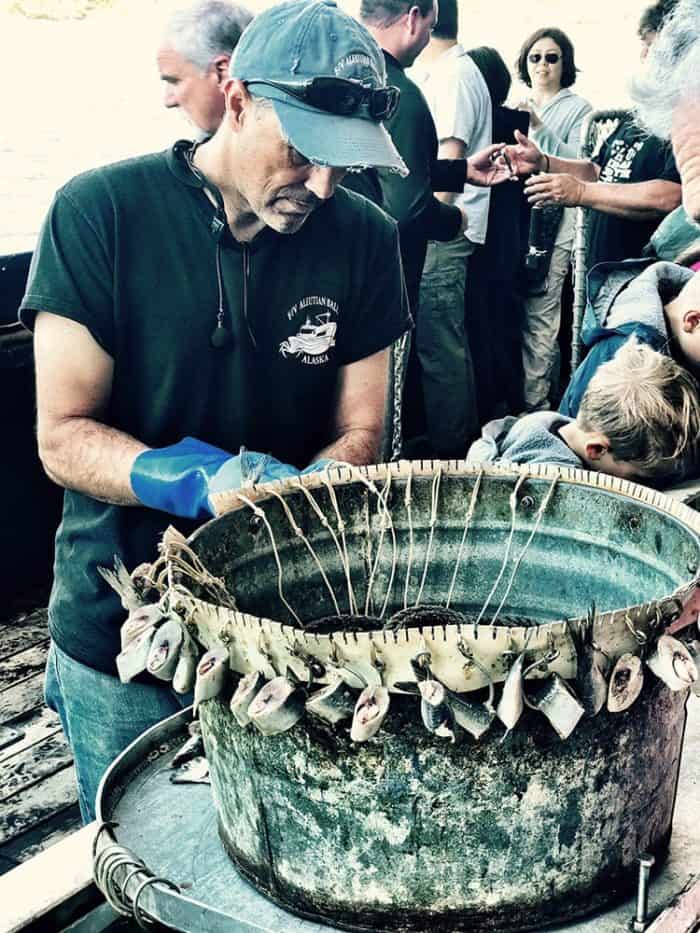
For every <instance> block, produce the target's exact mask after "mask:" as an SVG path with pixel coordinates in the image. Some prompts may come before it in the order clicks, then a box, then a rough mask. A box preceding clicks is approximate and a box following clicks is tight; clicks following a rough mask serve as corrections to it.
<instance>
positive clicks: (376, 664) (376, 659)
mask: <svg viewBox="0 0 700 933" xmlns="http://www.w3.org/2000/svg"><path fill="white" fill-rule="evenodd" d="M369 658H370V664H371V665H372V667H373V668H374V669H375V671H376V672H377V673H378V674H379V683H380V685H381V686H382V687H384V686H385V684H384V673H385V671H386V661H385V660H384V659H383V658H382V656H381V653H380V652H379V651H377V646H376V645H375V644H374V642H373V641H370V645H369Z"/></svg>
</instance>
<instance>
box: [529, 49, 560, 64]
mask: <svg viewBox="0 0 700 933" xmlns="http://www.w3.org/2000/svg"><path fill="white" fill-rule="evenodd" d="M542 58H544V60H545V61H546V62H547V64H548V65H556V63H557V62H558V61H559V59H560V58H561V55H560V54H559V52H545V53H544V55H542V54H541V53H540V52H530V54H529V55H528V57H527V60H528V61H529V62H532V64H533V65H536V64H537V63H538V62H539V61H541V60H542Z"/></svg>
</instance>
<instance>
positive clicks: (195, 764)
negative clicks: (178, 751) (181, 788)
mask: <svg viewBox="0 0 700 933" xmlns="http://www.w3.org/2000/svg"><path fill="white" fill-rule="evenodd" d="M170 783H171V784H211V779H210V777H209V762H208V761H207V759H206V758H191V759H190V760H189V761H186V762H185V763H184V764H182V765H180V767H179V768H178V769H177V770H176V771H175V772H174V773H173V774H171V775H170Z"/></svg>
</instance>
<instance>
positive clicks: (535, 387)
mask: <svg viewBox="0 0 700 933" xmlns="http://www.w3.org/2000/svg"><path fill="white" fill-rule="evenodd" d="M570 261H571V247H570V246H555V247H554V250H553V253H552V261H551V263H550V266H549V274H548V276H547V291H546V292H545V293H544V294H543V295H533V296H532V297H530V298H528V299H527V300H526V301H525V320H524V322H523V372H524V376H525V385H524V395H525V407H526V408H527V409H528V410H530V411H533V410H536V409H539V408H549V407H550V402H549V396H550V392H551V390H552V367H553V365H554V361H555V359H556V354H557V337H558V335H559V322H560V318H561V293H562V288H563V287H564V279H565V278H566V273H567V271H568V269H569V262H570Z"/></svg>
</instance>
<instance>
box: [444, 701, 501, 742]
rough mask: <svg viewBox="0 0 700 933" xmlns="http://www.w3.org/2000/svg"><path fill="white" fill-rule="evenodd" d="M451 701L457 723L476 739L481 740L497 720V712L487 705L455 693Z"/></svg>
mask: <svg viewBox="0 0 700 933" xmlns="http://www.w3.org/2000/svg"><path fill="white" fill-rule="evenodd" d="M449 700H450V708H451V709H452V715H453V716H454V718H455V722H456V723H457V725H458V726H461V727H462V729H465V730H466V731H467V732H468V733H469V734H470V735H471V736H472V737H473V738H475V739H480V738H481V736H482V735H483V734H484V733H485V732H486V731H487V730H488V729H490V727H491V723H492V722H493V721H494V719H495V718H496V710H495V709H494V708H493V707H492V706H488V705H487V704H486V703H474V702H473V701H472V700H467V699H466V698H464V697H460V696H457V694H454V693H450V696H449Z"/></svg>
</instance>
